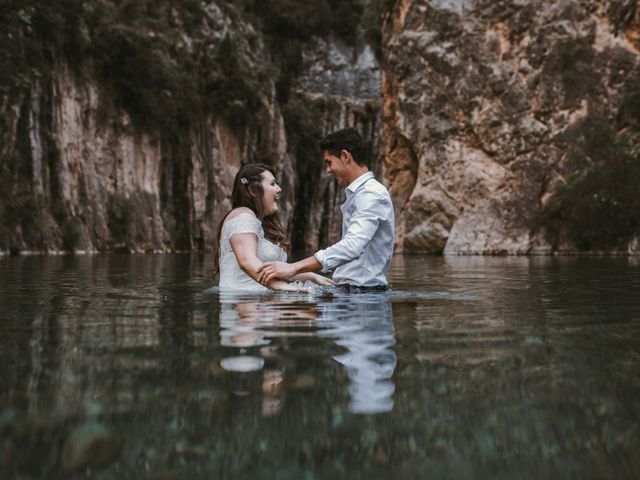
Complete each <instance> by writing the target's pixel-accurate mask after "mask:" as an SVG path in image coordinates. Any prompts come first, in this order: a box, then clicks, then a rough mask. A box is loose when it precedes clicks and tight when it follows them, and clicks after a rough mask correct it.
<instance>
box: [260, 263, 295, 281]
mask: <svg viewBox="0 0 640 480" xmlns="http://www.w3.org/2000/svg"><path fill="white" fill-rule="evenodd" d="M257 273H258V281H259V282H260V283H261V284H262V285H266V284H267V283H268V282H269V280H273V279H274V278H281V279H283V280H288V279H290V278H291V277H293V276H294V275H295V274H296V273H298V272H296V269H295V267H294V266H293V265H291V264H290V263H286V262H267V263H264V264H262V266H261V267H259V268H258V272H257Z"/></svg>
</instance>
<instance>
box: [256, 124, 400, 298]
mask: <svg viewBox="0 0 640 480" xmlns="http://www.w3.org/2000/svg"><path fill="white" fill-rule="evenodd" d="M320 147H321V149H322V156H323V159H324V163H325V168H326V172H327V173H329V174H332V175H333V176H335V177H336V181H337V182H338V184H339V185H340V186H342V187H346V195H347V198H346V200H345V202H344V204H342V206H341V207H340V210H341V211H342V239H341V240H340V241H339V242H338V243H336V244H334V245H332V246H330V247H329V248H327V249H326V250H319V251H317V252H316V253H315V254H314V255H313V256H311V257H308V258H305V259H303V260H300V261H298V262H295V263H285V262H267V263H265V264H263V265H262V267H260V268H259V269H258V274H259V280H260V282H261V283H262V284H265V283H266V282H268V281H269V280H271V279H272V278H283V279H288V278H291V277H293V276H294V275H296V274H298V273H303V272H312V271H315V270H320V269H322V271H324V272H328V271H331V270H335V272H334V274H333V280H334V281H335V282H336V283H337V284H338V285H339V286H342V287H343V288H344V289H345V290H348V291H368V290H385V289H386V288H387V286H388V282H387V278H386V273H387V269H388V268H389V262H390V261H391V255H392V253H393V240H394V230H395V223H394V222H395V221H394V214H393V205H392V203H391V197H390V195H389V192H388V191H387V189H386V188H385V186H384V185H382V184H381V183H380V182H378V181H377V180H376V179H375V178H373V173H372V172H370V171H369V166H368V159H367V145H366V143H365V141H364V139H363V138H362V136H361V135H360V134H359V133H358V131H357V130H356V129H355V128H345V129H343V130H338V131H337V132H333V133H331V134H329V135H327V136H326V137H325V138H324V139H323V140H322V142H320Z"/></svg>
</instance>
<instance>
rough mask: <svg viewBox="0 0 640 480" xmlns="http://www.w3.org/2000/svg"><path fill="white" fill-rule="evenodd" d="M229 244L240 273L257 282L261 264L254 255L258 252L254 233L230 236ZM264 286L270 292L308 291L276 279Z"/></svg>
mask: <svg viewBox="0 0 640 480" xmlns="http://www.w3.org/2000/svg"><path fill="white" fill-rule="evenodd" d="M229 242H230V243H231V249H232V250H233V253H234V254H235V256H236V259H237V260H238V265H240V268H241V269H242V271H243V272H245V273H246V274H247V275H249V276H250V277H251V278H253V279H254V280H255V281H256V282H258V269H259V268H260V267H261V266H262V262H261V261H260V259H259V258H258V256H257V254H256V252H257V251H258V237H257V235H256V234H255V233H237V234H235V235H232V236H231V239H230V240H229ZM258 283H259V282H258ZM265 286H266V287H267V288H270V289H272V290H281V291H285V292H298V291H305V292H306V291H308V289H307V288H298V287H296V286H295V285H290V284H288V283H287V282H283V281H282V280H277V279H273V280H271V281H269V282H267V283H266V284H265Z"/></svg>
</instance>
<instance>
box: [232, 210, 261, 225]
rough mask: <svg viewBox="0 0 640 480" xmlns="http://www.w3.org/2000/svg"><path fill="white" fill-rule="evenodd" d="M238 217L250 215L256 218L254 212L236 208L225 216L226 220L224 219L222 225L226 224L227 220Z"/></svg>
mask: <svg viewBox="0 0 640 480" xmlns="http://www.w3.org/2000/svg"><path fill="white" fill-rule="evenodd" d="M240 215H251V216H252V217H254V218H257V217H256V214H255V213H254V211H253V210H251V209H250V208H247V207H238V208H234V209H233V210H231V211H230V212H229V214H228V215H227V218H225V219H224V223H227V222H228V221H229V220H233V219H234V218H236V217H238V216H240Z"/></svg>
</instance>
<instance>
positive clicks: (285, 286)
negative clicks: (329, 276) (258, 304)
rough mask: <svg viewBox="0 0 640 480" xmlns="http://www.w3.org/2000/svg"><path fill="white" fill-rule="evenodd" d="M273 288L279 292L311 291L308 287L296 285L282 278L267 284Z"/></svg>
mask: <svg viewBox="0 0 640 480" xmlns="http://www.w3.org/2000/svg"><path fill="white" fill-rule="evenodd" d="M266 287H267V288H270V289H271V290H278V291H279V292H297V293H309V292H310V291H311V290H309V288H308V287H303V286H299V285H296V284H295V283H287V282H283V281H282V280H271V281H270V282H268V283H267V285H266Z"/></svg>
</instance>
